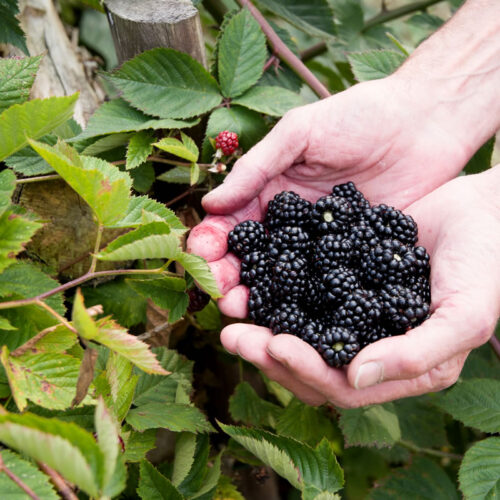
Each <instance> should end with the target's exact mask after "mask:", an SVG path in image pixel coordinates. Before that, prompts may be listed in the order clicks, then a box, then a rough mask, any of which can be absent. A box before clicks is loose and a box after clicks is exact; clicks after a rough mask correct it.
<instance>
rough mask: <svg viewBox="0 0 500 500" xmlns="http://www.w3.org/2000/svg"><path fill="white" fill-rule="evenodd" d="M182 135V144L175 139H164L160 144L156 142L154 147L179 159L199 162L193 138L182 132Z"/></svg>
mask: <svg viewBox="0 0 500 500" xmlns="http://www.w3.org/2000/svg"><path fill="white" fill-rule="evenodd" d="M181 135H182V142H181V141H179V139H175V137H164V138H163V139H161V140H160V141H159V142H155V143H154V144H153V145H154V146H155V147H157V148H158V149H161V150H162V151H165V152H167V153H170V154H172V155H175V156H178V157H179V158H184V159H185V160H187V161H189V162H196V161H198V156H199V151H198V147H197V146H196V144H195V143H194V141H193V140H192V139H191V137H189V136H187V135H186V134H184V133H182V132H181Z"/></svg>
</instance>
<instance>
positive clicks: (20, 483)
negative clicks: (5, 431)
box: [0, 453, 41, 500]
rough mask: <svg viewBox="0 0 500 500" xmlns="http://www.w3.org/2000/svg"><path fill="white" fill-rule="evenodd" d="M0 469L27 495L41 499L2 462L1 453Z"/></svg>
mask: <svg viewBox="0 0 500 500" xmlns="http://www.w3.org/2000/svg"><path fill="white" fill-rule="evenodd" d="M0 471H1V472H4V473H5V475H6V476H7V477H8V478H9V479H10V480H11V481H12V482H14V483H16V484H17V486H19V488H21V489H22V490H23V491H24V492H25V493H26V495H28V496H29V497H30V498H32V499H33V500H41V499H40V497H39V496H38V495H37V494H36V493H35V492H34V491H33V490H32V489H31V488H30V487H29V486H28V485H27V484H25V483H24V482H23V481H22V480H21V478H20V477H18V476H16V475H15V474H14V473H13V472H12V471H11V470H10V469H9V468H8V467H7V466H6V465H5V463H4V461H3V458H2V454H1V453H0Z"/></svg>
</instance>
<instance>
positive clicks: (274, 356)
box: [266, 347, 279, 361]
mask: <svg viewBox="0 0 500 500" xmlns="http://www.w3.org/2000/svg"><path fill="white" fill-rule="evenodd" d="M266 352H267V354H269V356H271V358H273V359H275V360H276V361H279V359H278V358H277V357H276V355H275V354H274V352H273V351H271V349H269V347H267V348H266Z"/></svg>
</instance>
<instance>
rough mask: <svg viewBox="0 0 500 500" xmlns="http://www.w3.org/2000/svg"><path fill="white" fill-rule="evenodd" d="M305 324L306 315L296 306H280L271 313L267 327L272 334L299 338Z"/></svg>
mask: <svg viewBox="0 0 500 500" xmlns="http://www.w3.org/2000/svg"><path fill="white" fill-rule="evenodd" d="M306 323H307V317H306V314H305V312H304V311H303V310H302V309H301V308H300V307H299V305H298V304H280V305H279V306H278V307H276V308H275V309H274V311H273V317H272V318H271V321H270V323H269V327H270V328H271V330H272V332H273V333H274V334H276V333H289V334H291V335H296V336H297V337H300V336H301V334H302V330H303V329H304V326H305V325H306Z"/></svg>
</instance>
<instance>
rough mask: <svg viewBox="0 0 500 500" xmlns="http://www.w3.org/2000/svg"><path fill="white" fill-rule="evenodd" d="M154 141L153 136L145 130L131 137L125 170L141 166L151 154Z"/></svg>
mask: <svg viewBox="0 0 500 500" xmlns="http://www.w3.org/2000/svg"><path fill="white" fill-rule="evenodd" d="M154 141H155V137H154V135H153V134H152V133H151V132H149V131H146V130H143V131H141V132H138V133H137V134H135V135H133V136H132V138H131V139H130V142H129V143H128V148H127V163H126V167H125V168H126V169H127V170H131V169H133V168H136V167H138V166H139V165H142V164H143V163H144V162H145V161H146V160H147V159H148V156H149V155H150V154H151V153H152V152H153V142H154Z"/></svg>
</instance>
